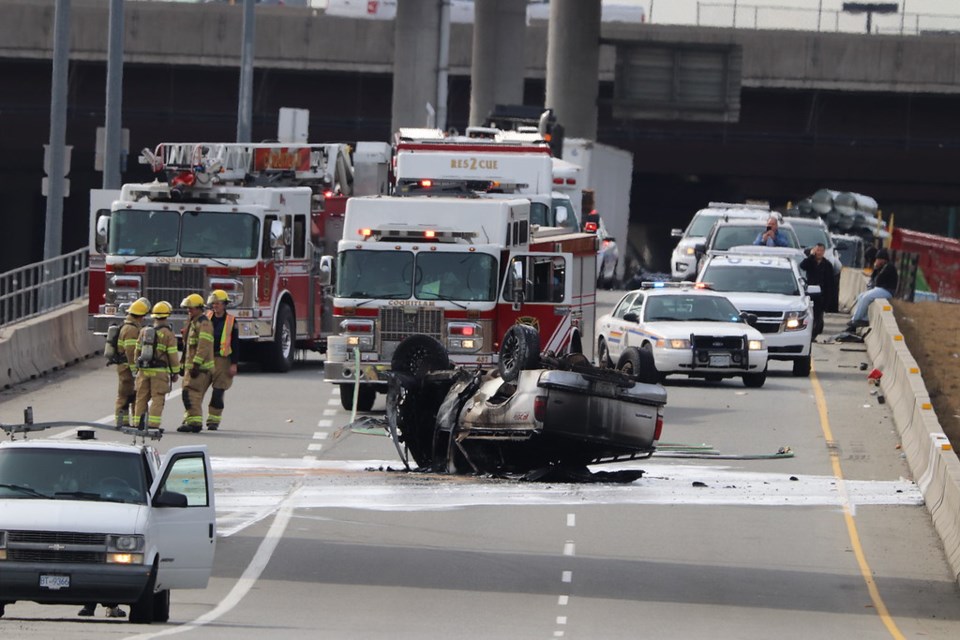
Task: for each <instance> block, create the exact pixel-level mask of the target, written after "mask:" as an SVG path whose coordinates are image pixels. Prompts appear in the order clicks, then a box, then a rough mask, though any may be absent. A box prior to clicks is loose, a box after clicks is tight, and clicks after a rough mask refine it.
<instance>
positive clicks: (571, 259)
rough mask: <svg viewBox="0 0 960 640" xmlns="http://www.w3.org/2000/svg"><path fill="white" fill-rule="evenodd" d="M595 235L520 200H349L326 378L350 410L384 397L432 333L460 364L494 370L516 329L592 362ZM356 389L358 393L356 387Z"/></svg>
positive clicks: (476, 197)
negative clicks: (404, 361)
mask: <svg viewBox="0 0 960 640" xmlns="http://www.w3.org/2000/svg"><path fill="white" fill-rule="evenodd" d="M596 259H597V237H596V236H595V235H593V234H585V233H580V232H579V231H575V232H570V231H568V230H565V229H562V228H557V227H539V226H536V225H532V224H531V221H530V201H529V200H528V199H525V198H517V197H511V198H491V197H487V196H481V195H478V194H473V195H470V196H466V197H449V196H438V197H405V196H379V197H358V198H351V199H350V200H349V201H348V202H347V209H346V217H345V223H344V237H343V239H342V240H341V241H340V242H339V245H338V250H337V264H336V274H337V277H336V287H335V292H334V301H333V306H334V309H333V313H334V320H335V322H336V324H337V326H338V328H339V335H337V336H331V337H330V338H328V351H327V360H326V364H325V366H324V376H325V379H326V380H327V381H328V382H332V383H334V384H337V385H340V400H341V404H342V405H343V407H344V408H345V409H349V408H351V407H352V406H353V403H354V395H355V394H356V397H357V401H356V406H357V408H358V409H359V410H361V411H367V410H369V409H370V408H371V407H372V406H373V403H374V400H375V399H376V394H377V391H378V390H379V391H385V390H386V384H385V379H384V376H383V374H384V372H386V371H388V370H389V369H390V362H391V358H392V356H393V353H394V350H395V349H396V347H397V345H398V344H399V343H400V342H401V341H402V340H403V339H404V338H406V337H408V336H410V335H414V334H425V335H428V336H432V337H433V338H436V339H437V340H438V341H439V342H440V343H441V344H443V345H444V347H445V348H446V349H447V351H448V352H449V355H450V360H451V361H452V362H453V363H456V364H462V365H492V364H495V363H496V361H497V354H498V352H499V349H500V340H501V339H502V337H503V335H504V333H505V332H506V330H507V329H508V328H509V327H510V326H512V325H514V324H516V323H522V324H528V325H531V326H533V327H535V328H537V330H538V331H539V332H540V336H541V345H542V347H543V349H544V350H550V351H553V352H554V353H557V354H562V353H564V352H565V351H566V350H568V349H571V345H573V347H572V349H573V350H576V349H577V348H578V346H579V345H581V344H582V348H583V350H584V352H585V355H587V356H588V357H591V358H592V355H593V354H592V352H591V349H592V343H593V340H592V338H590V339H587V340H581V338H580V337H581V336H582V335H586V336H592V335H593V325H594V316H595V307H596V288H595V277H594V273H595V271H596V264H595V263H596ZM355 386H356V389H355Z"/></svg>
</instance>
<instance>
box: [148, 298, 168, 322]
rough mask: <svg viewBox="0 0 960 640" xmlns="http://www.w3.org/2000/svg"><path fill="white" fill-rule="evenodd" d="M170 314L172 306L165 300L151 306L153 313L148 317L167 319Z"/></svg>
mask: <svg viewBox="0 0 960 640" xmlns="http://www.w3.org/2000/svg"><path fill="white" fill-rule="evenodd" d="M171 313H173V305H171V304H170V303H169V302H167V301H166V300H161V301H160V302H158V303H157V304H155V305H153V313H152V314H151V315H150V317H151V318H169V317H170V314H171Z"/></svg>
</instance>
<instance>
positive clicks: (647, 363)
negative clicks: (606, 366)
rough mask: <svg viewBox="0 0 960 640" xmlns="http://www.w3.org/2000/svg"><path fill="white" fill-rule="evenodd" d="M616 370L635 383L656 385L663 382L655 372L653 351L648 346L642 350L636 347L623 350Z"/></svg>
mask: <svg viewBox="0 0 960 640" xmlns="http://www.w3.org/2000/svg"><path fill="white" fill-rule="evenodd" d="M617 369H618V370H620V371H623V372H624V373H625V374H627V375H628V376H630V377H631V378H633V379H634V380H636V381H637V382H644V383H646V384H657V383H659V382H662V381H663V376H662V375H660V372H659V371H657V366H656V364H655V363H654V360H653V350H652V349H651V348H650V347H649V346H648V345H644V347H643V348H642V349H637V348H636V347H628V348H627V349H625V350H624V352H623V353H621V354H620V358H619V360H617Z"/></svg>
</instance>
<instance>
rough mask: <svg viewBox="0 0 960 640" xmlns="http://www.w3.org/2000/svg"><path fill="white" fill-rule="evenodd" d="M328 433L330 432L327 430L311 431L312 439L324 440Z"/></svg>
mask: <svg viewBox="0 0 960 640" xmlns="http://www.w3.org/2000/svg"><path fill="white" fill-rule="evenodd" d="M329 435H330V433H329V432H327V431H314V433H313V439H314V440H326V439H327V436H329Z"/></svg>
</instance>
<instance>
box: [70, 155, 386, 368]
mask: <svg viewBox="0 0 960 640" xmlns="http://www.w3.org/2000/svg"><path fill="white" fill-rule="evenodd" d="M351 151H352V149H351V148H350V147H349V146H347V145H343V144H325V145H324V144H320V145H315V144H300V145H295V144H240V143H237V144H219V143H163V144H161V145H159V146H158V147H157V148H156V150H155V151H150V150H144V152H143V155H142V156H141V161H142V162H145V163H148V164H150V165H151V166H152V168H153V169H154V171H155V172H157V173H160V174H163V176H164V181H163V182H160V181H154V182H152V183H145V184H127V185H124V186H123V187H122V189H121V190H120V192H119V194H117V192H112V193H110V192H93V193H91V213H90V216H91V218H90V229H91V231H90V254H91V260H90V321H89V326H90V329H91V330H92V331H93V332H94V333H96V334H105V333H106V331H107V329H108V327H109V326H110V325H111V324H117V323H120V322H121V321H122V319H123V317H124V314H125V313H126V310H127V307H129V305H130V304H131V303H132V302H133V301H134V300H136V299H137V298H139V297H140V296H145V297H146V298H147V299H149V300H150V302H151V303H156V302H158V301H160V300H166V301H168V302H170V303H171V304H172V305H173V306H174V308H175V309H176V308H177V307H179V304H180V301H181V300H182V299H183V298H184V297H185V296H187V295H188V294H190V293H194V292H198V293H201V294H205V292H209V291H210V290H212V289H223V290H224V291H226V292H227V294H228V295H229V297H230V311H231V312H232V313H233V314H234V315H235V316H236V318H237V326H238V329H239V336H240V341H241V344H240V353H241V357H242V358H244V359H245V360H250V359H257V360H260V361H261V362H263V363H264V364H265V365H266V366H267V367H268V368H270V369H273V370H278V371H287V370H288V369H289V368H290V367H291V366H292V364H293V360H294V355H295V350H296V349H297V348H304V349H314V350H319V351H322V350H324V348H325V340H326V336H327V334H328V333H329V332H330V330H331V329H332V316H331V313H330V311H331V302H332V301H331V298H330V293H331V291H330V289H331V281H332V273H333V255H332V254H333V253H334V251H335V249H336V243H337V241H338V240H339V239H340V238H341V235H342V229H343V214H344V210H345V206H346V200H347V198H348V196H351V195H353V194H354V193H357V192H358V191H359V189H365V190H366V192H367V193H377V192H379V191H380V190H385V189H386V185H387V168H388V163H389V153H390V149H389V145H387V144H385V143H383V144H379V143H359V144H358V145H357V150H356V152H355V153H354V154H353V155H352V156H351ZM355 162H356V163H357V164H356V165H355V164H354V163H355ZM204 297H206V296H205V295H204ZM185 319H186V315H185V313H177V314H174V315H173V316H171V324H172V325H173V326H174V328H175V329H179V328H180V327H182V325H183V323H184V321H185Z"/></svg>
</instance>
